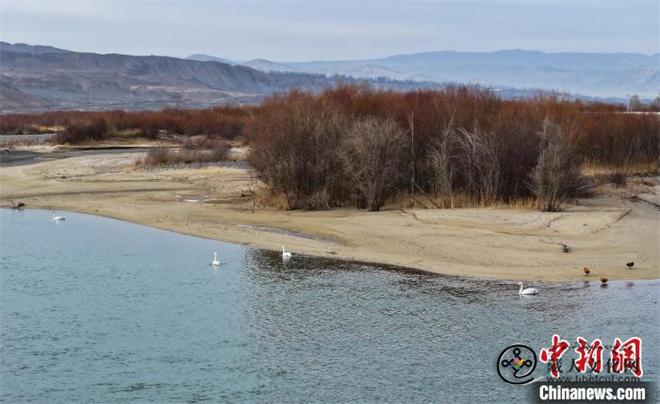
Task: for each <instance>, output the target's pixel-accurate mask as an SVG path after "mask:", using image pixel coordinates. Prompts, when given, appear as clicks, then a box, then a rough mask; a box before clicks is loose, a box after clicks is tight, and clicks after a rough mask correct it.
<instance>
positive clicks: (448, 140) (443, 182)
mask: <svg viewBox="0 0 660 404" xmlns="http://www.w3.org/2000/svg"><path fill="white" fill-rule="evenodd" d="M454 139H455V132H454V130H453V129H452V120H450V121H449V124H447V126H445V128H444V129H443V130H442V132H441V133H440V136H438V137H437V138H435V139H434V140H433V141H432V142H431V144H430V146H429V155H428V161H429V165H430V171H431V176H432V178H433V183H432V187H433V192H434V193H435V194H440V195H442V196H443V197H444V198H448V199H449V200H450V201H451V199H452V197H453V185H454V176H455V172H454V171H455V169H454V165H453V164H452V155H451V148H452V142H454Z"/></svg>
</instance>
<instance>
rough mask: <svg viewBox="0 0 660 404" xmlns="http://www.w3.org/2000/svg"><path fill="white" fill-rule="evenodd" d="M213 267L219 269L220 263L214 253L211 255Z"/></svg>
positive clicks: (216, 254)
mask: <svg viewBox="0 0 660 404" xmlns="http://www.w3.org/2000/svg"><path fill="white" fill-rule="evenodd" d="M211 265H213V266H214V267H219V266H220V261H218V253H217V252H214V253H213V262H212V263H211Z"/></svg>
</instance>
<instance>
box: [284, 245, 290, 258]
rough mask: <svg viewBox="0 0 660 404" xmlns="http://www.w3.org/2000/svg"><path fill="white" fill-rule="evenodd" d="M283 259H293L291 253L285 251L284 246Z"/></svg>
mask: <svg viewBox="0 0 660 404" xmlns="http://www.w3.org/2000/svg"><path fill="white" fill-rule="evenodd" d="M282 259H283V260H288V259H291V253H290V252H289V251H287V250H285V249H284V246H282Z"/></svg>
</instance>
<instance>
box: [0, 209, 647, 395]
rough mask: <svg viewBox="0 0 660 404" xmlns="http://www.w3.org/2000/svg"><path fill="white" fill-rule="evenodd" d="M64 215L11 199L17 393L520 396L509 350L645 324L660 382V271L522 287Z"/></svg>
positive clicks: (3, 300)
mask: <svg viewBox="0 0 660 404" xmlns="http://www.w3.org/2000/svg"><path fill="white" fill-rule="evenodd" d="M59 214H61V215H64V216H66V219H67V220H66V221H64V222H52V221H51V220H50V212H48V211H43V210H26V211H13V210H6V209H0V281H1V294H0V327H1V328H0V337H1V346H0V353H1V357H0V400H1V401H5V402H11V403H18V402H28V401H33V402H34V401H36V402H48V403H51V402H203V401H209V402H360V403H366V402H399V403H400V402H449V401H453V402H457V403H474V402H509V403H510V402H514V401H518V400H521V399H522V400H523V401H524V397H525V395H524V393H523V391H524V387H521V386H513V385H509V384H507V383H504V382H503V381H502V380H501V379H500V378H499V376H498V374H497V371H496V362H497V357H498V355H499V353H500V352H501V351H502V350H503V349H504V348H505V347H507V346H508V345H511V344H513V343H524V344H526V345H529V346H530V347H533V349H535V350H537V352H538V349H540V348H541V347H542V346H547V345H549V343H550V338H551V336H552V334H553V333H558V334H560V335H561V336H562V337H563V338H566V339H569V340H574V339H575V338H576V337H577V336H582V337H585V338H587V339H589V340H591V339H594V338H601V339H602V340H603V342H604V343H611V341H612V339H613V338H614V337H617V336H618V337H621V338H628V337H630V336H639V337H641V338H642V339H643V344H644V357H643V367H644V371H645V376H644V379H645V380H654V381H655V380H656V379H657V366H658V363H659V361H658V358H659V356H660V355H658V349H657V346H658V306H657V297H658V291H659V290H660V282H658V281H635V282H610V284H609V286H608V287H606V288H602V287H600V285H599V283H598V282H597V281H595V282H594V281H592V282H590V283H588V282H584V283H583V282H578V283H568V284H541V283H537V284H535V285H534V286H536V287H539V288H540V289H541V293H540V295H538V296H535V297H528V298H521V297H519V296H518V295H517V288H518V286H517V284H515V283H511V282H495V281H479V280H466V279H461V278H454V277H443V276H436V275H429V274H422V273H414V272H410V271H403V270H396V269H393V268H388V267H381V266H378V265H363V264H356V263H347V262H340V261H333V260H325V259H317V258H308V257H302V256H295V255H294V258H293V259H292V260H291V261H290V262H288V263H282V261H281V259H280V257H279V254H277V253H273V252H265V251H261V250H256V249H252V248H247V247H244V246H238V245H232V244H226V243H220V242H217V241H212V240H205V239H199V238H195V237H189V236H184V235H180V234H175V233H171V232H165V231H161V230H156V229H152V228H149V227H144V226H139V225H135V224H130V223H125V222H121V221H116V220H112V219H107V218H102V217H97V216H91V215H83V214H75V213H69V212H59ZM215 251H217V252H218V254H219V257H220V261H221V262H222V265H221V266H220V268H219V269H214V268H213V267H211V266H210V265H209V264H210V262H211V260H212V258H213V252H215ZM294 254H295V251H294ZM544 372H546V373H547V367H546V368H543V367H542V366H540V367H539V368H538V369H537V370H536V376H543V374H544ZM521 396H522V398H521Z"/></svg>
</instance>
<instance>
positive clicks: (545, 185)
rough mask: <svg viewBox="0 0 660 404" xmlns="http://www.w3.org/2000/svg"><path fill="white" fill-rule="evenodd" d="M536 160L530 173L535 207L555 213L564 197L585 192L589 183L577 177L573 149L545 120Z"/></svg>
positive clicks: (577, 169)
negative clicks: (535, 200)
mask: <svg viewBox="0 0 660 404" xmlns="http://www.w3.org/2000/svg"><path fill="white" fill-rule="evenodd" d="M540 135H541V150H540V153H539V159H538V162H537V164H536V167H535V168H534V171H532V174H531V179H532V191H533V192H534V194H535V195H536V198H537V200H538V205H539V208H541V210H543V211H546V212H556V211H558V210H559V209H560V207H561V204H562V202H564V201H565V200H566V198H567V197H570V196H574V195H578V194H580V193H585V192H587V191H588V188H589V186H590V185H589V183H588V182H586V181H585V179H584V178H583V177H582V176H581V174H580V166H579V161H578V159H577V157H576V153H575V150H574V147H573V146H572V145H571V144H570V143H569V142H568V140H567V139H566V136H565V134H564V133H563V131H562V129H561V128H560V127H559V126H558V125H555V124H553V123H552V122H550V121H549V120H547V119H546V120H545V121H544V122H543V130H542V132H541V133H540Z"/></svg>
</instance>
